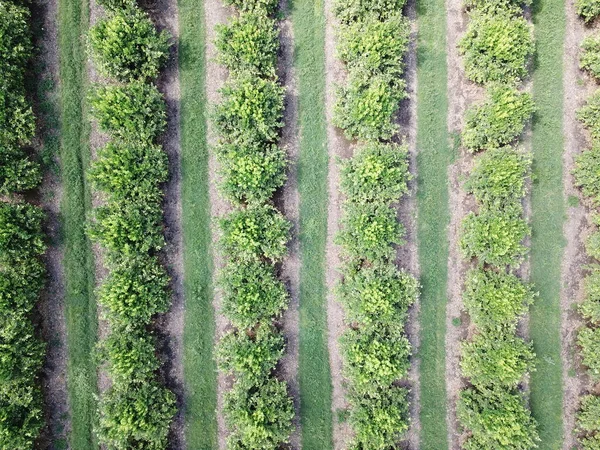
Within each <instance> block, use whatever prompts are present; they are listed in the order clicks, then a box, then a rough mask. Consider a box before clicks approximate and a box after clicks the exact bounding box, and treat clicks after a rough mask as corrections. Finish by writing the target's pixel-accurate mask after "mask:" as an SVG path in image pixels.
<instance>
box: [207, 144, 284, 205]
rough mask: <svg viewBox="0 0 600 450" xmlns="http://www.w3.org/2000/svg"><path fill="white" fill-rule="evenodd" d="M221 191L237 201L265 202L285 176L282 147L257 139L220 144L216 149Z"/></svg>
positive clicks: (280, 185) (282, 182) (280, 184)
mask: <svg viewBox="0 0 600 450" xmlns="http://www.w3.org/2000/svg"><path fill="white" fill-rule="evenodd" d="M216 151H217V157H218V158H219V162H220V168H221V173H222V179H223V181H222V184H221V190H222V191H223V192H224V193H225V195H227V197H228V198H229V199H231V200H232V201H234V202H236V203H264V202H266V201H268V200H269V199H270V198H271V197H272V196H273V194H274V193H275V191H276V190H277V189H279V188H280V187H282V186H283V184H284V183H285V180H286V179H287V176H286V173H285V169H286V167H287V164H288V158H287V154H286V152H285V150H284V149H282V148H281V147H279V146H278V145H276V144H262V143H259V142H256V141H254V142H253V141H235V142H233V143H221V144H220V145H218V146H217V148H216Z"/></svg>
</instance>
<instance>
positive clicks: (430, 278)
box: [417, 0, 453, 450]
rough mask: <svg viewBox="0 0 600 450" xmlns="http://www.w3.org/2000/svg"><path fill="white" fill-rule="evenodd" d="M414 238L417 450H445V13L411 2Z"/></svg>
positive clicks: (439, 0)
mask: <svg viewBox="0 0 600 450" xmlns="http://www.w3.org/2000/svg"><path fill="white" fill-rule="evenodd" d="M417 21H418V29H419V35H418V41H417V79H418V83H417V85H418V88H417V99H418V100H417V149H418V155H417V173H418V179H417V207H418V223H417V234H418V241H419V242H418V243H419V264H420V266H421V280H420V281H421V284H422V291H421V313H420V319H419V320H420V326H421V348H420V350H419V355H418V356H419V358H420V360H421V365H420V379H421V415H420V419H421V446H420V447H421V448H422V449H426V450H433V449H435V450H443V449H446V448H448V439H447V427H446V381H445V380H446V349H445V338H446V302H447V296H446V286H447V280H448V235H447V232H448V228H447V227H448V224H449V221H450V214H449V209H448V184H447V183H448V177H447V170H448V165H449V164H450V163H451V162H452V159H453V152H452V149H451V146H450V144H449V135H448V127H447V122H446V120H447V114H448V97H447V71H448V68H447V66H446V8H445V3H444V0H417Z"/></svg>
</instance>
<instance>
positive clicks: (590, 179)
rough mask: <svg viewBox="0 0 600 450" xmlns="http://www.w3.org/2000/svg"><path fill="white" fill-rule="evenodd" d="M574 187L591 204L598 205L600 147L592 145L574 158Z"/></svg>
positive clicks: (599, 196) (599, 203)
mask: <svg viewBox="0 0 600 450" xmlns="http://www.w3.org/2000/svg"><path fill="white" fill-rule="evenodd" d="M573 176H574V178H575V185H576V186H578V187H579V188H581V192H582V193H583V195H585V196H586V197H587V198H589V200H590V201H591V202H592V204H593V205H594V206H599V205H600V145H592V147H591V148H590V149H588V150H585V151H584V152H583V153H581V154H580V155H578V156H577V157H576V158H575V168H574V169H573Z"/></svg>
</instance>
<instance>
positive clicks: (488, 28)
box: [459, 13, 535, 83]
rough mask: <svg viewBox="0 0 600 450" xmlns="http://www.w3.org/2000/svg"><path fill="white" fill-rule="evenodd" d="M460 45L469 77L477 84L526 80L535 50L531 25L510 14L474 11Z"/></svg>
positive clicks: (523, 19) (521, 18)
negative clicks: (528, 66) (528, 65)
mask: <svg viewBox="0 0 600 450" xmlns="http://www.w3.org/2000/svg"><path fill="white" fill-rule="evenodd" d="M459 48H460V52H461V53H462V54H463V55H464V62H465V72H466V75H467V78H469V79H470V80H472V81H475V82H477V83H489V82H493V81H497V82H503V83H507V82H516V81H519V80H521V79H523V78H524V77H525V76H527V64H528V62H529V60H530V58H531V56H532V55H533V52H534V50H535V46H534V42H533V31H532V27H531V25H530V24H529V23H528V22H527V20H525V18H523V17H515V16H513V15H511V14H509V13H504V14H485V13H473V14H471V20H470V21H469V25H468V28H467V33H466V34H465V36H464V37H463V39H462V40H461V41H460V44H459Z"/></svg>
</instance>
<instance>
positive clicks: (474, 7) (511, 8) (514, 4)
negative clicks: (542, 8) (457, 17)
mask: <svg viewBox="0 0 600 450" xmlns="http://www.w3.org/2000/svg"><path fill="white" fill-rule="evenodd" d="M531 1H532V0H465V2H464V5H465V8H466V9H467V10H469V11H472V12H478V13H484V14H503V13H507V12H508V13H510V14H514V15H520V14H522V13H523V7H524V6H530V5H531Z"/></svg>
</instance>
